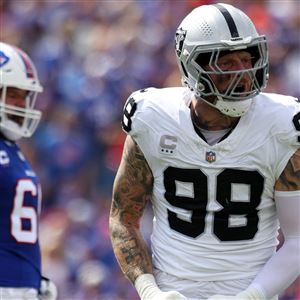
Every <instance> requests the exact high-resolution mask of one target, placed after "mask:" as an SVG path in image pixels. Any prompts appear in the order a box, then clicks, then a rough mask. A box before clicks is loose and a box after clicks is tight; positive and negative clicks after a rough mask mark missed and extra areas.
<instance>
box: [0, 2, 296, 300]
mask: <svg viewBox="0 0 300 300" xmlns="http://www.w3.org/2000/svg"><path fill="white" fill-rule="evenodd" d="M216 2H218V1H208V0H207V1H204V0H202V1H201V0H200V1H197V0H194V1H193V0H186V1H185V0H161V1H159V0H153V1H146V0H140V1H139V0H136V1H127V0H111V1H110V0H82V1H79V0H78V1H68V0H36V1H32V0H1V1H0V18H1V19H0V20H1V41H4V42H8V43H11V44H14V45H17V46H19V47H21V48H23V49H24V50H25V51H26V52H28V53H29V54H30V56H31V57H32V59H33V61H34V62H35V64H36V67H37V69H38V72H39V76H40V80H41V82H42V84H43V86H44V93H43V94H42V95H41V96H40V97H39V101H38V107H39V108H40V109H41V110H42V111H43V119H42V122H41V124H40V126H39V128H38V130H37V132H36V133H35V135H34V136H33V138H32V139H30V140H24V141H22V142H21V146H22V148H23V150H24V152H25V153H26V155H27V157H28V159H29V160H30V161H31V163H32V164H33V167H34V169H35V170H36V173H37V174H38V175H39V176H40V179H41V183H42V188H43V211H42V216H41V226H40V234H41V238H40V240H41V245H42V253H43V270H44V274H45V275H47V276H49V277H50V278H52V279H53V281H54V282H55V283H56V284H57V285H58V288H59V299H61V300H69V299H70V300H71V299H78V300H79V299H82V300H92V299H95V300H96V299H105V300H118V299H137V294H136V292H135V290H134V289H133V288H132V286H131V285H130V283H129V282H128V281H127V280H126V279H125V278H124V277H123V275H122V274H121V271H120V269H119V267H118V265H117V262H116V260H115V258H114V254H113V252H112V248H111V244H110V240H109V232H108V215H109V208H110V203H111V189H112V183H113V179H114V176H115V172H116V169H117V167H118V163H119V161H120V156H121V152H122V144H123V141H124V138H125V134H124V133H123V132H122V130H121V125H120V121H121V115H122V108H123V104H124V102H125V101H126V99H127V97H128V96H129V95H130V93H131V92H133V91H135V90H138V89H141V88H144V87H149V86H154V87H165V86H178V85H180V77H179V72H178V70H177V65H176V60H175V54H174V49H173V46H174V32H175V30H176V28H177V26H178V25H179V23H180V21H181V19H182V18H183V17H184V16H185V15H186V14H187V13H188V12H189V11H190V10H191V9H192V8H193V7H195V6H198V5H200V4H206V3H216ZM223 2H225V3H232V4H234V5H236V6H238V7H239V8H241V9H243V10H244V11H245V12H246V13H247V14H248V15H249V16H250V17H251V18H252V20H253V21H254V23H255V24H256V26H257V28H258V31H259V32H260V33H264V34H266V36H267V38H268V40H269V50H270V62H271V68H270V74H271V76H270V81H269V85H268V88H267V91H269V92H277V93H283V94H289V95H293V96H298V97H300V2H299V1H298V0H274V1H272V0H271V1H263V0H260V1H255V0H251V1H250V0H249V1H245V0H241V1H223ZM151 219H152V215H151V209H150V208H149V211H148V212H147V214H146V217H145V219H144V221H143V232H144V235H145V237H146V239H149V234H150V232H151ZM278 276H281V273H280V270H278ZM299 283H300V282H299V280H298V284H297V282H295V283H294V284H293V285H292V286H291V287H290V288H289V289H287V290H286V292H285V293H284V294H283V295H281V299H285V300H287V299H300V291H299Z"/></svg>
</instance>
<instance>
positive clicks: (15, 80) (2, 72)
mask: <svg viewBox="0 0 300 300" xmlns="http://www.w3.org/2000/svg"><path fill="white" fill-rule="evenodd" d="M9 87H14V88H18V89H22V90H26V91H28V93H27V96H26V103H25V107H19V106H15V105H11V104H9V103H7V89H8V88H9ZM42 91H43V88H42V86H41V85H40V82H39V79H38V76H37V72H36V69H35V66H34V64H33V62H32V61H31V59H30V58H29V57H28V55H27V54H26V53H24V52H23V51H22V50H21V49H19V48H17V47H14V46H11V45H8V44H6V43H2V42H0V92H1V96H0V97H1V98H0V131H1V132H2V134H3V135H4V136H5V137H7V138H8V139H10V140H13V141H15V140H17V139H19V138H21V137H30V136H31V135H32V134H33V132H34V131H35V129H36V128H37V125H38V123H39V121H40V118H41V112H40V111H39V110H36V109H34V107H35V102H36V97H37V94H38V93H40V92H42ZM16 118H18V120H22V121H21V122H16V121H14V120H15V119H16Z"/></svg>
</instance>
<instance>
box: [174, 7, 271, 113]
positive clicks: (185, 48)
mask: <svg viewBox="0 0 300 300" xmlns="http://www.w3.org/2000/svg"><path fill="white" fill-rule="evenodd" d="M175 47H176V57H177V62H178V65H179V69H180V72H181V76H182V82H183V84H184V85H186V86H188V87H189V89H190V90H191V91H192V92H193V93H194V94H195V96H196V98H201V99H202V100H204V101H206V102H207V103H208V104H210V105H212V106H214V107H215V108H217V109H218V110H220V111H221V112H222V113H223V114H225V115H228V116H232V117H239V116H241V115H243V114H245V113H246V112H247V110H248V108H249V107H250V105H251V102H252V98H253V97H254V96H255V95H257V94H259V93H260V91H261V90H262V89H263V88H265V86H266V83H267V80H268V65H269V64H268V49H267V43H266V38H265V36H263V35H259V34H258V33H257V31H256V28H255V26H254V24H253V22H252V21H251V20H250V18H249V17H248V16H247V15H246V14H245V13H243V12H242V11H241V10H239V9H237V8H235V7H234V6H232V5H229V4H223V3H218V4H212V5H203V6H200V7H197V8H195V9H194V10H193V11H192V12H191V13H190V14H188V15H187V16H186V17H185V18H184V19H183V21H182V22H181V24H180V25H179V27H178V29H177V31H176V35H175ZM235 50H245V51H247V52H249V53H250V54H251V61H252V67H251V68H248V69H242V70H234V71H232V70H230V71H226V70H222V69H221V68H220V66H218V59H219V58H220V57H222V55H224V54H226V53H230V52H231V51H235ZM205 65H208V66H209V71H207V70H205V69H204V66H205ZM206 69H207V68H206ZM212 74H214V75H227V77H228V76H230V78H231V80H230V84H229V85H228V87H227V89H226V91H219V90H218V89H217V88H216V86H215V84H214V82H213V80H212V79H211V75H212ZM245 76H248V77H249V78H250V79H251V90H250V91H248V90H247V91H245V90H244V89H243V88H241V86H240V85H241V80H242V78H243V77H245ZM207 96H214V99H215V100H214V101H213V102H212V103H211V102H210V101H209V102H208V101H207V100H206V99H205V98H207Z"/></svg>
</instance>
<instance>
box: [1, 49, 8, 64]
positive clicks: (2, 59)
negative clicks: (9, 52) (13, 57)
mask: <svg viewBox="0 0 300 300" xmlns="http://www.w3.org/2000/svg"><path fill="white" fill-rule="evenodd" d="M8 61H9V57H8V56H6V55H5V54H4V53H3V52H2V51H0V67H3V66H4V65H5V64H6V63H8Z"/></svg>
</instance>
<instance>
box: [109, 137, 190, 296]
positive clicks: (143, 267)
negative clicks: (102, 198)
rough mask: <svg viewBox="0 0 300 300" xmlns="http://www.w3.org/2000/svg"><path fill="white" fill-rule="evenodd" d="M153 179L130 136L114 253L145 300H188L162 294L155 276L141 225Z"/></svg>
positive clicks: (116, 199)
mask: <svg viewBox="0 0 300 300" xmlns="http://www.w3.org/2000/svg"><path fill="white" fill-rule="evenodd" d="M152 187H153V175H152V173H151V170H150V168H149V166H148V164H147V162H146V159H145V157H144V155H143V153H142V151H141V150H140V148H139V147H138V145H137V144H136V143H135V142H134V140H133V139H132V138H131V137H130V136H127V139H126V141H125V145H124V151H123V156H122V161H121V164H120V166H119V170H118V172H117V175H116V178H115V182H114V187H113V199H112V206H111V212H110V219H109V225H110V235H111V241H112V245H113V249H114V252H115V255H116V257H117V260H118V262H119V265H120V267H121V269H122V271H123V273H124V274H125V276H126V277H127V278H128V279H129V280H130V281H131V282H132V283H133V284H134V286H135V288H136V290H137V292H138V294H139V296H140V298H141V299H142V300H169V299H172V300H179V299H185V297H184V296H182V295H181V294H180V293H178V292H177V291H167V292H163V291H161V290H160V289H159V288H158V286H157V284H156V282H155V278H154V276H153V267H152V260H151V255H150V253H149V251H148V248H147V244H146V242H145V240H144V238H143V237H142V234H141V232H140V221H141V218H142V215H143V212H144V210H145V207H146V205H147V202H148V200H149V199H150V197H151V194H152Z"/></svg>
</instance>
